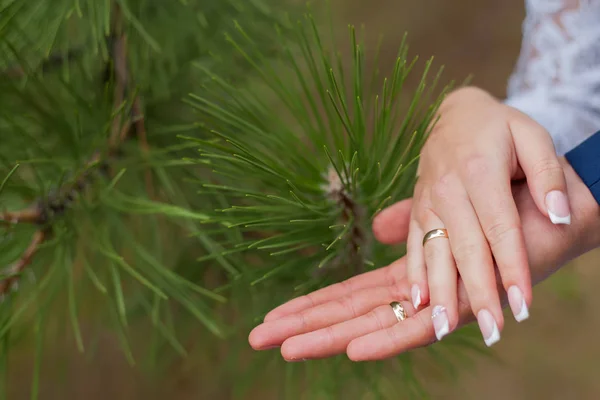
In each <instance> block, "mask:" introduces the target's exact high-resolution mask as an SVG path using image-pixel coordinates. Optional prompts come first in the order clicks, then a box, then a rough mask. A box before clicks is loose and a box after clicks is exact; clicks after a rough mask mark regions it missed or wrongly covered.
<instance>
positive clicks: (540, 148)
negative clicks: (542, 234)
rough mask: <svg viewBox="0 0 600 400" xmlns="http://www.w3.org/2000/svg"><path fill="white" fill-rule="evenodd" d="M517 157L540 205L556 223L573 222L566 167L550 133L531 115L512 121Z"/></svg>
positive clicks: (543, 212)
mask: <svg viewBox="0 0 600 400" xmlns="http://www.w3.org/2000/svg"><path fill="white" fill-rule="evenodd" d="M510 131H511V133H512V136H513V142H514V143H515V150H516V153H517V160H518V163H519V166H520V168H521V169H522V170H523V173H524V174H525V177H526V179H527V186H528V187H529V191H530V192H531V197H532V198H533V200H534V202H535V204H536V206H537V208H538V209H539V210H540V212H541V213H542V214H543V215H545V216H547V217H548V218H550V221H552V223H553V224H555V225H558V224H566V225H570V224H571V207H570V204H569V200H568V196H567V183H566V181H565V173H564V169H563V167H562V165H561V163H560V161H559V157H558V155H557V154H556V149H555V148H554V143H553V142H552V138H551V137H550V134H549V133H548V132H547V131H546V130H545V129H544V128H543V127H542V126H541V125H539V124H537V123H536V122H535V121H533V120H532V119H530V118H529V117H524V118H517V119H515V120H513V121H511V122H510Z"/></svg>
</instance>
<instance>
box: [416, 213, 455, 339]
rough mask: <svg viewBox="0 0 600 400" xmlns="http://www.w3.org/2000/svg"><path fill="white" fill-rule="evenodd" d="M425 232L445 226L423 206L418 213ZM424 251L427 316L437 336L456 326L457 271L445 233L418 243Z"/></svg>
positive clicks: (447, 332) (443, 334) (436, 230)
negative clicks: (421, 211) (427, 290)
mask: <svg viewBox="0 0 600 400" xmlns="http://www.w3.org/2000/svg"><path fill="white" fill-rule="evenodd" d="M421 219H422V221H423V222H422V223H423V226H424V227H425V232H439V231H438V230H442V229H445V226H444V223H443V222H442V220H440V218H439V217H438V216H437V215H436V214H435V212H433V211H432V210H430V209H429V210H425V212H424V213H423V215H422V216H421ZM421 246H422V249H421V251H422V252H424V254H425V263H426V265H427V280H428V283H429V292H430V293H431V294H430V297H431V305H432V306H433V308H432V310H431V312H432V314H431V318H432V320H433V326H434V328H435V335H436V337H437V339H438V340H441V339H442V338H443V337H444V336H446V335H447V334H449V333H450V332H452V331H453V330H454V329H456V326H457V325H458V299H457V285H458V272H457V270H456V264H455V263H454V258H453V256H452V251H451V249H450V243H449V241H448V239H447V238H446V237H443V236H441V237H435V238H433V239H429V240H428V241H427V242H426V243H421Z"/></svg>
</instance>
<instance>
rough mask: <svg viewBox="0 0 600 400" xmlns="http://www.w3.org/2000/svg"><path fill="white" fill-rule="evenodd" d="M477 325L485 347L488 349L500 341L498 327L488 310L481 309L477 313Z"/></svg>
mask: <svg viewBox="0 0 600 400" xmlns="http://www.w3.org/2000/svg"><path fill="white" fill-rule="evenodd" d="M477 323H478V324H479V329H481V334H482V335H483V340H484V341H485V345H486V346H487V347H490V346H491V345H493V344H494V343H496V342H497V341H498V340H500V331H499V330H498V325H497V324H496V320H494V317H493V316H492V314H491V313H490V312H489V311H488V310H485V309H483V310H480V311H479V312H478V313H477Z"/></svg>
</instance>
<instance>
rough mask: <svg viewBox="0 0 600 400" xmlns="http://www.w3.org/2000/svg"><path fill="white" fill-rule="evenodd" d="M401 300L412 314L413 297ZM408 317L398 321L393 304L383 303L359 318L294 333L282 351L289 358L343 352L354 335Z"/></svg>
mask: <svg viewBox="0 0 600 400" xmlns="http://www.w3.org/2000/svg"><path fill="white" fill-rule="evenodd" d="M400 303H401V304H402V305H403V307H404V309H405V310H406V312H407V314H408V315H409V316H410V315H412V314H413V312H414V311H413V309H412V306H411V304H410V301H408V300H407V301H401V302H400ZM406 321H408V319H406V320H404V321H401V322H398V320H397V319H396V316H395V315H394V312H393V310H392V308H391V307H390V306H389V305H381V306H379V307H376V308H375V309H373V310H371V311H370V312H368V313H367V314H365V315H362V316H360V317H358V318H353V319H350V320H347V321H344V322H341V323H339V324H335V325H332V326H329V327H327V328H324V329H319V330H316V331H313V332H310V333H306V334H304V335H299V336H294V337H291V338H289V339H288V340H286V341H285V342H284V343H283V345H282V346H281V354H282V355H283V357H284V358H285V359H286V360H288V361H295V360H301V359H317V358H324V357H331V356H334V355H337V354H341V353H344V352H345V351H346V347H347V346H348V344H349V343H350V342H351V341H352V340H353V339H356V338H358V337H361V336H363V335H366V334H369V333H371V332H376V331H378V330H380V329H383V328H387V327H390V326H393V325H395V324H398V325H401V324H403V323H404V322H406Z"/></svg>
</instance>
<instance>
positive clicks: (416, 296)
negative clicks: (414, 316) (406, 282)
mask: <svg viewBox="0 0 600 400" xmlns="http://www.w3.org/2000/svg"><path fill="white" fill-rule="evenodd" d="M414 289H415V290H413V293H412V295H413V306H414V307H415V310H416V309H418V308H419V306H420V305H421V289H419V287H418V286H416V287H415V288H414Z"/></svg>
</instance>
